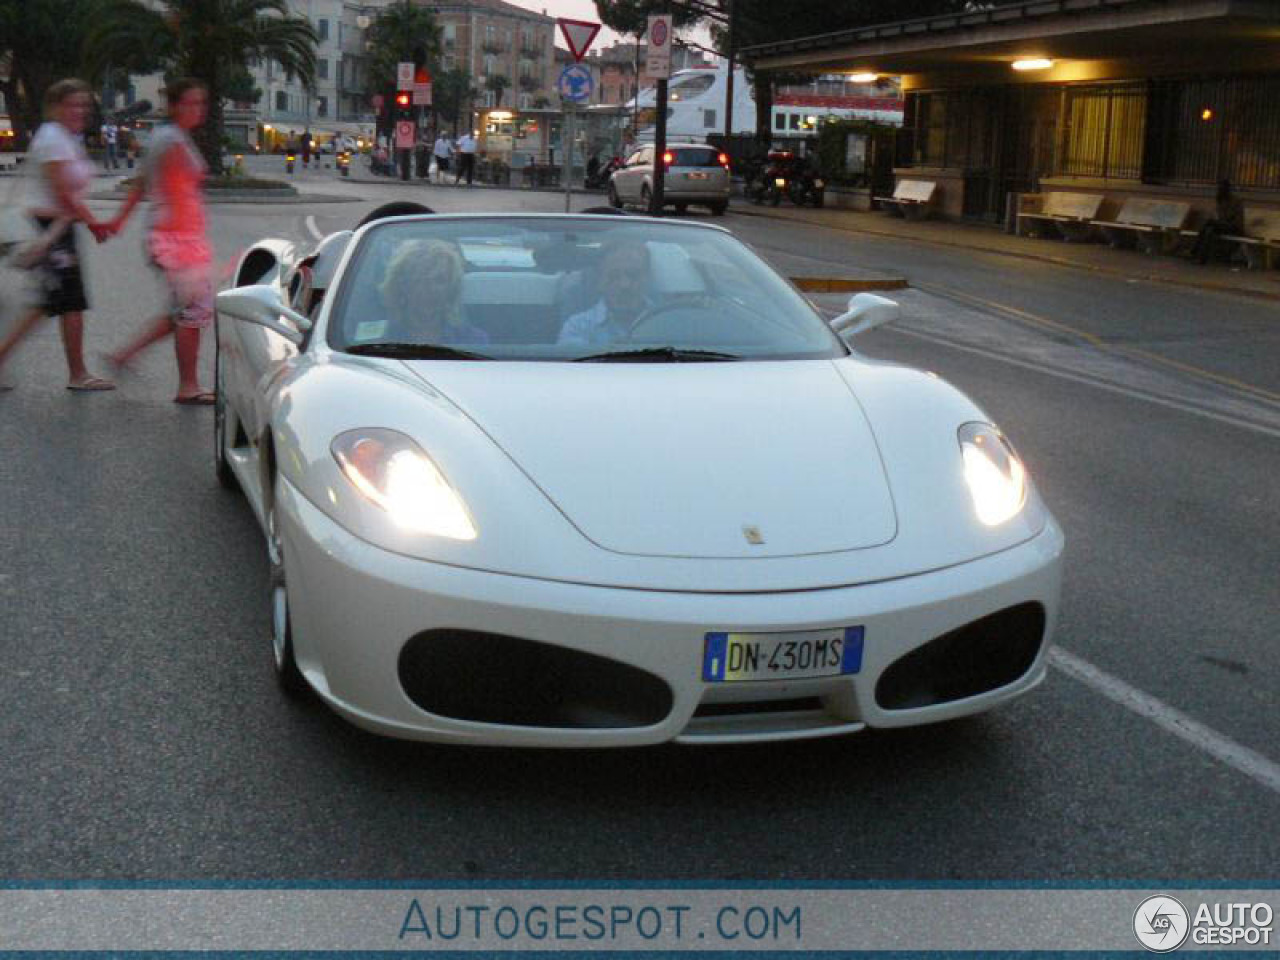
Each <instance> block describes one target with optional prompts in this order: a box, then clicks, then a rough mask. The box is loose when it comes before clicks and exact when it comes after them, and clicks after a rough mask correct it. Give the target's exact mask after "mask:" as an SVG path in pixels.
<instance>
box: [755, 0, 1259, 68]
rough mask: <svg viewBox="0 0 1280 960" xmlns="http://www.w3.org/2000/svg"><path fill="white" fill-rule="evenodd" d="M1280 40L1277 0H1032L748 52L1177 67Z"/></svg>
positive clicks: (782, 57) (781, 58)
mask: <svg viewBox="0 0 1280 960" xmlns="http://www.w3.org/2000/svg"><path fill="white" fill-rule="evenodd" d="M1278 45H1280V4H1277V3H1276V2H1274V0H1025V2H1022V3H1015V4H1010V5H1007V6H998V7H990V8H987V9H981V10H973V11H969V12H965V13H955V14H948V15H945V16H937V17H927V18H924V19H920V20H906V21H900V22H896V23H885V24H878V25H874V26H868V27H861V28H857V29H852V30H844V31H839V32H836V33H828V34H821V35H819V36H813V37H801V38H798V39H795V40H783V41H779V42H777V43H768V44H761V45H759V46H754V47H749V48H747V49H745V50H743V51H742V52H741V56H742V59H743V60H745V61H748V62H749V63H751V64H752V65H753V66H754V67H756V68H758V69H764V70H801V71H804V72H806V73H827V72H831V73H840V72H862V71H868V72H876V73H881V74H890V75H902V74H910V73H927V72H932V71H940V70H955V69H957V68H968V69H972V68H975V67H977V68H981V67H1005V68H1007V66H1008V64H1009V63H1011V62H1012V61H1014V60H1016V59H1022V58H1028V57H1043V58H1048V59H1053V60H1062V61H1071V60H1093V61H1098V60H1110V61H1115V60H1124V59H1126V58H1144V59H1153V58H1154V59H1161V58H1163V59H1164V60H1165V61H1167V68H1168V69H1169V70H1175V69H1177V68H1178V65H1179V61H1183V62H1184V63H1185V59H1184V58H1185V57H1186V56H1188V55H1191V54H1194V55H1195V56H1196V57H1197V58H1198V59H1200V60H1202V61H1203V60H1204V59H1206V58H1209V59H1213V58H1222V59H1220V62H1222V63H1239V62H1240V60H1241V58H1242V57H1249V58H1253V57H1265V56H1270V58H1271V59H1272V60H1274V56H1275V51H1276V49H1277V46H1278ZM1055 79H1057V78H1055ZM1063 79H1070V78H1063Z"/></svg>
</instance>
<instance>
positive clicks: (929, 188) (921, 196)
mask: <svg viewBox="0 0 1280 960" xmlns="http://www.w3.org/2000/svg"><path fill="white" fill-rule="evenodd" d="M937 192H938V185H937V184H936V183H934V182H933V181H932V180H899V181H898V183H897V184H896V185H895V186H894V188H893V196H892V197H875V198H873V199H875V201H876V202H877V203H883V204H885V205H887V206H888V207H889V208H890V209H891V210H894V211H896V212H898V213H900V214H902V216H903V217H905V218H906V219H908V220H920V219H922V218H923V217H925V216H927V215H928V213H929V209H930V207H931V206H932V205H933V197H934V194H935V193H937Z"/></svg>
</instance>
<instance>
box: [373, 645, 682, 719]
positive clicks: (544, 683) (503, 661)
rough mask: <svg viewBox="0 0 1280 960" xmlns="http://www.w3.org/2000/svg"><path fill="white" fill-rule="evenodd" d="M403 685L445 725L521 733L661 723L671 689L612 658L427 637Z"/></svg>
mask: <svg viewBox="0 0 1280 960" xmlns="http://www.w3.org/2000/svg"><path fill="white" fill-rule="evenodd" d="M398 672H399V677H400V685H401V686H402V687H403V688H404V692H405V693H406V694H407V695H408V697H409V699H410V700H412V701H413V702H414V703H415V704H417V705H418V706H419V707H421V708H422V709H423V710H426V711H427V712H428V713H434V714H436V715H437V716H441V717H452V718H454V719H456V720H470V721H473V722H475V723H497V724H504V725H507V726H522V727H557V728H567V729H577V730H583V729H592V728H600V729H617V728H619V727H647V726H651V725H653V724H656V723H660V722H661V721H663V720H664V719H666V717H667V714H668V713H670V712H671V705H672V702H673V699H672V693H671V688H670V687H668V686H667V684H666V683H665V682H664V681H663V680H662V679H660V678H659V677H656V676H654V675H653V674H651V673H648V672H646V671H644V670H641V669H639V668H638V667H633V666H630V665H628V664H625V663H619V662H618V661H616V660H610V659H608V658H607V657H601V656H597V655H596V654H593V653H584V652H582V651H580V650H571V649H569V648H568V647H558V646H555V645H553V644H549V643H540V642H538V641H536V640H526V639H524V638H521V637H508V636H504V635H502V634H496V633H481V632H479V631H474V630H428V631H426V632H424V633H419V634H417V635H416V636H414V637H412V638H411V639H410V640H409V642H408V643H406V644H405V645H404V648H403V649H402V650H401V651H400V661H399V666H398Z"/></svg>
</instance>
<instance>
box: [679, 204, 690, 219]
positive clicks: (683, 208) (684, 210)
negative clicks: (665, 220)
mask: <svg viewBox="0 0 1280 960" xmlns="http://www.w3.org/2000/svg"><path fill="white" fill-rule="evenodd" d="M688 212H689V205H688V204H687V203H677V204H676V213H678V214H680V215H681V216H684V215H685V214H686V213H688Z"/></svg>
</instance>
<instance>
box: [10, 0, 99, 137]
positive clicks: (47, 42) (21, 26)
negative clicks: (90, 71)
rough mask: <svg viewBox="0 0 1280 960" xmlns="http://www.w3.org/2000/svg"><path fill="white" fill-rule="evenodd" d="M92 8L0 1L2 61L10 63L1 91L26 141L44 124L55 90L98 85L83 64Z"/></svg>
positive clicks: (62, 0)
mask: <svg viewBox="0 0 1280 960" xmlns="http://www.w3.org/2000/svg"><path fill="white" fill-rule="evenodd" d="M90 8H91V2H90V0H0V58H6V59H7V61H8V71H7V76H8V78H7V79H5V80H0V91H2V92H3V93H4V95H5V101H6V102H7V103H8V104H9V109H10V114H11V118H12V120H13V125H14V130H15V131H16V132H17V134H18V136H19V138H20V139H21V140H22V141H24V142H25V140H26V138H27V136H28V134H29V133H30V132H31V131H32V130H33V129H34V128H35V127H36V126H37V125H38V124H39V123H40V112H41V100H42V99H43V97H44V92H45V90H46V89H48V87H49V86H50V85H51V84H53V83H55V82H57V81H58V80H61V79H63V78H65V77H77V76H78V77H84V78H85V79H89V80H92V79H95V77H92V76H87V75H86V74H87V71H86V70H85V69H84V65H83V63H82V62H81V49H82V47H83V44H84V36H85V28H86V25H87V24H88V23H89V20H90V16H89V15H90Z"/></svg>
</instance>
